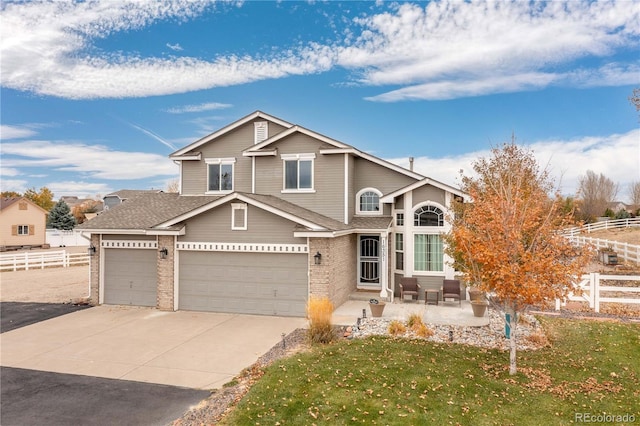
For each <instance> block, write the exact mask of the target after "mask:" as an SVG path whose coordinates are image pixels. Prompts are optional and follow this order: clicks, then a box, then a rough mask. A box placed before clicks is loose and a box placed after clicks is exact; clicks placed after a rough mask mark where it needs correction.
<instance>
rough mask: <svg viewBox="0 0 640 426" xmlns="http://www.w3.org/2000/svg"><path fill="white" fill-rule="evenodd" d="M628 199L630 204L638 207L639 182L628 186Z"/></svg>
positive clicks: (639, 204) (639, 198) (639, 200)
mask: <svg viewBox="0 0 640 426" xmlns="http://www.w3.org/2000/svg"><path fill="white" fill-rule="evenodd" d="M629 198H631V204H633V205H634V206H640V180H637V181H635V182H631V183H630V184H629Z"/></svg>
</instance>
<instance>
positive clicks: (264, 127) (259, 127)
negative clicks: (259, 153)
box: [253, 121, 269, 144]
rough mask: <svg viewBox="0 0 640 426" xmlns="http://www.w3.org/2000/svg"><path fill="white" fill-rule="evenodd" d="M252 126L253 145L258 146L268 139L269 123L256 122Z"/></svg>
mask: <svg viewBox="0 0 640 426" xmlns="http://www.w3.org/2000/svg"><path fill="white" fill-rule="evenodd" d="M253 125H254V130H255V132H254V134H255V140H254V144H258V143H260V142H262V141H263V140H265V139H267V138H268V137H269V123H268V122H267V121H258V122H256V123H253Z"/></svg>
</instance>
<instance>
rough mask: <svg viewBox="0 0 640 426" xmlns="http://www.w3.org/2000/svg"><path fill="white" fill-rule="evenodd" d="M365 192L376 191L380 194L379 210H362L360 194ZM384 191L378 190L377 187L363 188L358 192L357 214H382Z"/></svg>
mask: <svg viewBox="0 0 640 426" xmlns="http://www.w3.org/2000/svg"><path fill="white" fill-rule="evenodd" d="M365 192H375V193H376V194H378V211H377V212H376V211H373V212H368V211H362V210H360V196H361V195H362V194H364V193H365ZM381 199H382V192H380V191H378V190H377V189H376V188H363V189H361V190H360V191H358V193H357V194H356V214H357V215H362V216H382V210H383V206H382V201H380V200H381Z"/></svg>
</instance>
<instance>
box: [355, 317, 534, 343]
mask: <svg viewBox="0 0 640 426" xmlns="http://www.w3.org/2000/svg"><path fill="white" fill-rule="evenodd" d="M487 315H489V324H488V325H486V326H482V327H469V326H455V325H440V324H428V323H427V324H426V326H427V327H428V328H429V329H430V330H431V331H433V333H434V334H433V336H431V337H428V338H427V339H426V340H428V341H432V342H437V343H444V342H450V341H452V342H453V343H460V344H465V345H473V346H479V347H483V348H492V349H501V350H508V349H509V339H506V338H505V321H504V316H503V314H501V313H500V312H498V311H496V310H495V309H488V310H487ZM390 323H391V320H388V319H383V318H364V319H363V320H362V322H361V324H360V327H359V328H358V327H355V326H354V327H353V328H352V330H353V331H352V336H353V337H354V338H358V337H364V336H368V335H387V334H389V333H388V329H389V324H390ZM450 332H452V336H451V337H452V338H453V339H452V340H450ZM532 335H535V337H536V338H533V339H531V338H530V336H532ZM540 336H544V335H543V331H542V328H540V324H539V322H538V320H537V319H536V318H535V317H534V316H532V315H529V314H524V315H521V316H520V317H519V321H518V325H517V327H516V339H517V341H518V350H533V349H539V348H540V347H543V346H544V344H545V343H546V339H544V338H539V337H540ZM403 337H408V338H421V337H418V336H416V335H415V334H414V333H413V332H411V331H410V330H408V331H407V333H405V334H404V335H403Z"/></svg>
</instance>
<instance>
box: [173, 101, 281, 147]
mask: <svg viewBox="0 0 640 426" xmlns="http://www.w3.org/2000/svg"><path fill="white" fill-rule="evenodd" d="M256 118H264V119H265V120H269V121H272V122H274V123H276V124H278V125H280V126H282V127H286V128H289V127H291V126H293V124H291V123H289V122H286V121H284V120H281V119H279V118H277V117H273V116H271V115H269V114H265V113H264V112H262V111H256V112H254V113H252V114H249V115H247V116H246V117H244V118H241V119H239V120H237V121H235V122H233V123H231V124H229V125H228V126H225V127H223V128H222V129H220V130H218V131H217V132H214V133H211V134H210V135H207V136H205V137H203V138H201V139H198V140H197V141H195V142H193V143H191V144H189V145H187V146H185V147H184V148H182V149H179V150H178V151H176V152H174V153H172V154H170V155H169V158H174V157H179V156H181V155H183V154H186V153H187V152H189V151H192V150H193V149H195V148H197V147H199V146H201V145H203V144H205V143H207V142H210V141H212V140H213V139H216V138H217V137H220V136H222V135H224V134H225V133H228V132H230V131H232V130H234V129H237V128H238V127H240V126H242V125H244V124H247V123H249V122H250V121H253V120H255V119H256Z"/></svg>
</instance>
